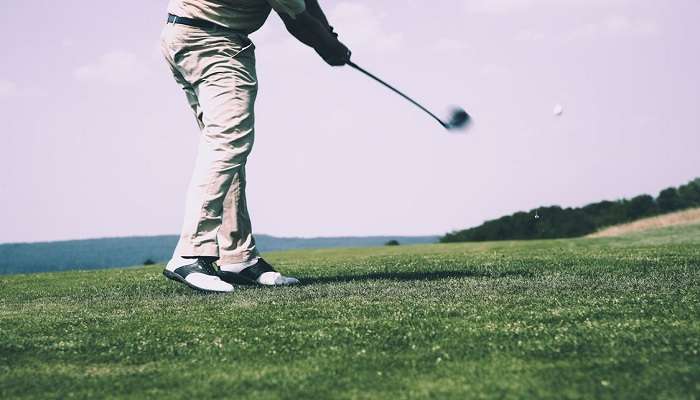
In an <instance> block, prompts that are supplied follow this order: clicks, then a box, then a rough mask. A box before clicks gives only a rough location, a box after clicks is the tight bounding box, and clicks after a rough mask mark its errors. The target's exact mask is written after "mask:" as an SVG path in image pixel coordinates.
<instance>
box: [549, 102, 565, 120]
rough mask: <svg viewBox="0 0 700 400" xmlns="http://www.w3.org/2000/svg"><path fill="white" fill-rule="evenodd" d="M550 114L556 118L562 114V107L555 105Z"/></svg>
mask: <svg viewBox="0 0 700 400" xmlns="http://www.w3.org/2000/svg"><path fill="white" fill-rule="evenodd" d="M552 112H553V113H554V115H555V116H557V117H558V116H560V115H562V114H563V113H564V106H562V105H561V104H557V105H556V106H554V110H553V111H552Z"/></svg>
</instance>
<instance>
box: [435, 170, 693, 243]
mask: <svg viewBox="0 0 700 400" xmlns="http://www.w3.org/2000/svg"><path fill="white" fill-rule="evenodd" d="M693 207H700V178H696V179H695V180H693V181H690V182H688V183H687V184H685V185H681V186H679V187H678V188H674V187H670V188H667V189H664V190H662V191H661V192H660V193H659V195H658V196H657V197H656V198H654V197H652V196H650V195H648V194H643V195H639V196H636V197H634V198H632V199H629V200H628V199H621V200H617V201H607V200H606V201H601V202H598V203H592V204H588V205H586V206H584V207H579V208H561V207H559V206H550V207H540V208H537V209H534V210H530V211H521V212H517V213H515V214H511V215H507V216H504V217H501V218H498V219H495V220H491V221H486V222H484V223H483V224H481V225H479V226H477V227H474V228H470V229H465V230H461V231H456V232H450V233H448V234H446V235H445V236H443V237H441V238H440V242H442V243H449V242H471V241H490V240H525V239H555V238H568V237H577V236H584V235H588V234H590V233H593V232H596V231H598V230H600V229H602V228H605V227H608V226H613V225H618V224H623V223H627V222H631V221H636V220H638V219H640V218H646V217H651V216H655V215H662V214H667V213H670V212H674V211H678V210H684V209H688V208H693Z"/></svg>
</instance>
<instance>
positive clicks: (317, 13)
mask: <svg viewBox="0 0 700 400" xmlns="http://www.w3.org/2000/svg"><path fill="white" fill-rule="evenodd" d="M305 3H306V11H308V12H309V14H311V16H312V17H314V18H316V19H317V20H319V21H321V23H322V24H324V25H325V26H326V29H328V30H330V27H331V26H330V24H329V23H328V18H326V14H324V13H323V10H321V6H320V5H319V4H318V0H306V1H305Z"/></svg>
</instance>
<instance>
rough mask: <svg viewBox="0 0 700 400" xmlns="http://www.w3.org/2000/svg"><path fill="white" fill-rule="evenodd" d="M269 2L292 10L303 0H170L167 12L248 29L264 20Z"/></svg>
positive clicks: (237, 28)
mask: <svg viewBox="0 0 700 400" xmlns="http://www.w3.org/2000/svg"><path fill="white" fill-rule="evenodd" d="M271 4H273V5H275V9H277V8H280V7H281V8H283V11H288V10H285V8H290V9H292V11H296V10H295V8H298V7H299V6H301V9H302V10H303V7H304V6H303V5H304V0H170V3H169V4H168V12H169V13H170V14H174V15H177V16H180V17H188V18H195V19H201V20H204V21H209V22H213V23H215V24H219V25H221V26H225V27H227V28H230V29H235V30H238V31H243V32H246V33H251V32H254V31H256V30H258V29H259V28H260V27H261V26H262V25H263V24H264V23H265V20H266V19H267V17H268V15H270V11H271V10H272V7H271ZM278 11H280V10H278Z"/></svg>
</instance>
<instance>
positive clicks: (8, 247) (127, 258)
mask: <svg viewBox="0 0 700 400" xmlns="http://www.w3.org/2000/svg"><path fill="white" fill-rule="evenodd" d="M390 240H397V241H398V242H399V243H401V244H418V243H435V242H437V240H438V237H437V236H366V237H320V238H280V237H274V236H269V235H256V242H257V246H258V248H259V249H260V250H261V251H262V252H269V251H279V250H290V249H310V248H327V247H369V246H381V245H384V244H385V243H386V242H388V241H390ZM176 243H177V236H175V235H165V236H142V237H136V236H134V237H123V238H104V239H87V240H68V241H57V242H43V243H7V244H0V274H14V273H27V272H44V271H64V270H71V269H102V268H113V267H126V266H132V265H141V264H144V263H145V262H147V261H148V262H155V263H160V262H164V261H167V260H168V259H169V258H170V256H171V255H172V252H173V249H174V248H175V244H176Z"/></svg>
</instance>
